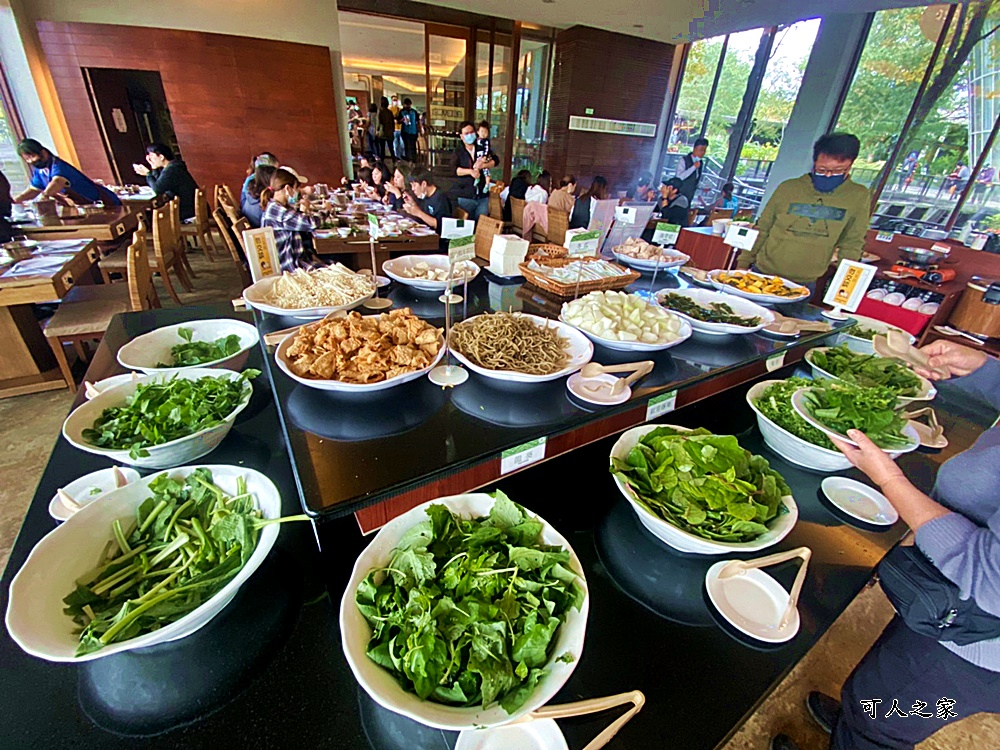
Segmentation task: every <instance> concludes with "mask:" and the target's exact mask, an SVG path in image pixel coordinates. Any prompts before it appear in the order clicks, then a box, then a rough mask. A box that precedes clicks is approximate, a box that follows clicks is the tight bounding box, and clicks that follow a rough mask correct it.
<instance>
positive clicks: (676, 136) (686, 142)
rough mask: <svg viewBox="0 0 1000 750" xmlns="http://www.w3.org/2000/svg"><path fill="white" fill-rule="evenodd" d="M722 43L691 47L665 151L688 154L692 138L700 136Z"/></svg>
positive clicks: (712, 41) (718, 39)
mask: <svg viewBox="0 0 1000 750" xmlns="http://www.w3.org/2000/svg"><path fill="white" fill-rule="evenodd" d="M724 41H725V37H721V36H717V37H714V38H712V39H704V40H701V41H697V42H694V43H692V44H691V49H690V50H689V51H688V57H687V62H686V63H685V65H684V85H683V86H681V90H680V95H679V96H678V97H677V110H676V112H675V114H674V125H673V131H672V132H671V133H670V143H669V144H668V145H667V150H668V151H671V152H678V153H682V154H683V153H687V152H688V151H690V150H691V145H692V144H693V142H694V140H695V138H697V137H698V136H699V135H701V133H702V126H703V125H704V122H705V109H706V107H707V106H708V104H709V101H708V100H709V96H710V95H711V92H712V83H713V82H714V81H715V73H716V71H717V70H718V68H719V60H720V59H721V57H722V48H723V43H724Z"/></svg>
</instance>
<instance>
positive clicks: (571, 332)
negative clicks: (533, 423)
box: [450, 313, 594, 383]
mask: <svg viewBox="0 0 1000 750" xmlns="http://www.w3.org/2000/svg"><path fill="white" fill-rule="evenodd" d="M518 315H520V316H522V317H524V318H527V319H528V320H530V321H531V322H533V323H534V324H535V325H537V326H544V325H548V326H550V327H552V328H555V330H556V333H557V334H558V335H559V337H560V338H563V339H568V340H569V350H568V354H569V362H568V363H567V364H566V366H565V367H564V368H563V369H561V370H559V371H558V372H554V373H552V374H550V375H529V374H528V373H526V372H512V371H508V370H488V369H486V368H485V367H480V366H479V365H477V364H475V363H474V362H472V361H471V360H470V359H469V358H468V357H466V356H465V355H464V354H462V353H461V352H460V351H458V350H457V349H454V348H452V349H450V351H451V353H452V354H453V355H454V357H455V359H457V360H458V361H459V362H461V363H462V364H463V365H465V366H466V367H468V368H469V369H470V370H472V371H473V372H475V373H478V374H479V375H482V376H483V377H484V378H490V379H492V380H501V381H505V382H508V383H544V382H546V381H549V380H558V379H559V378H563V377H566V376H567V375H570V374H572V373H574V372H576V371H577V370H579V369H580V368H581V367H583V366H584V365H585V364H587V363H588V362H589V361H590V360H591V359H593V357H594V345H593V344H591V343H590V341H589V340H588V339H587V337H586V336H584V335H583V333H581V332H580V331H579V330H577V329H576V328H574V327H573V326H571V325H568V324H566V323H562V322H560V321H558V320H552V319H550V318H543V317H540V316H538V315H529V314H527V313H518ZM477 317H479V316H478V315H475V316H473V317H471V318H469V320H475V319H476V318H477Z"/></svg>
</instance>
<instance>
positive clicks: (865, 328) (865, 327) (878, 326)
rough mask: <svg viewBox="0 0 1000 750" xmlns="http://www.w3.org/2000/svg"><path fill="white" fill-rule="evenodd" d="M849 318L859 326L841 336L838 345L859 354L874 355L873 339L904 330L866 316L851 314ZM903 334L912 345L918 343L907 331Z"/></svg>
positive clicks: (849, 329)
mask: <svg viewBox="0 0 1000 750" xmlns="http://www.w3.org/2000/svg"><path fill="white" fill-rule="evenodd" d="M847 317H849V318H852V319H853V320H855V321H857V324H856V325H854V326H852V327H850V328H848V329H847V330H846V331H844V332H843V333H842V334H840V336H839V337H838V339H837V343H838V344H844V345H846V346H847V348H848V349H850V350H851V351H852V352H857V353H858V354H874V353H875V347H874V345H873V344H872V339H873V338H875V337H876V336H877V335H878V334H880V333H885V332H886V331H888V330H889V329H890V328H895V329H896V330H898V331H902V330H903V329H902V328H896V326H892V325H889V324H888V323H886V322H884V321H882V320H878V319H876V318H869V317H867V316H865V315H855V314H853V313H851V314H849V315H848V316H847ZM903 333H904V334H905V335H906V336H907V337H908V338H909V340H910V343H911V344H915V343H916V341H917V339H916V337H914V336H912V335H910V334H909V333H907V332H906V331H903Z"/></svg>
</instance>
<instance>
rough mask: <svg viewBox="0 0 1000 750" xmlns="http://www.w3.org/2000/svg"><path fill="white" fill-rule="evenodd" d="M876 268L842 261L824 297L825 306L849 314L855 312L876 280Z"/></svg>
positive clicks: (850, 261)
mask: <svg viewBox="0 0 1000 750" xmlns="http://www.w3.org/2000/svg"><path fill="white" fill-rule="evenodd" d="M875 271H876V268H875V266H872V265H869V264H867V263H858V262H856V261H853V260H842V261H840V265H839V266H837V273H836V274H834V277H833V281H832V282H830V286H829V288H828V289H827V290H826V296H825V297H823V302H824V304H827V305H830V306H831V307H840V308H843V309H844V310H847V311H848V312H854V311H855V310H857V309H858V305H860V304H861V300H862V299H864V296H865V292H867V291H868V286H869V285H870V284H871V283H872V279H873V278H875Z"/></svg>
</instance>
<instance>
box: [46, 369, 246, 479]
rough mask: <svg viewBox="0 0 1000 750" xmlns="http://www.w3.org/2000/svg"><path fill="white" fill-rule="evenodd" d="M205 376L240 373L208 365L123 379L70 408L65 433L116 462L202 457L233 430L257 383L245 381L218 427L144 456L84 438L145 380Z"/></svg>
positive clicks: (160, 463) (156, 463) (147, 463)
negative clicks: (238, 397) (236, 401)
mask: <svg viewBox="0 0 1000 750" xmlns="http://www.w3.org/2000/svg"><path fill="white" fill-rule="evenodd" d="M203 377H211V378H227V379H229V380H233V379H235V378H238V377H239V374H238V373H235V372H233V371H232V370H209V369H205V368H189V369H187V370H183V371H181V372H178V373H175V374H173V375H170V376H166V375H144V376H142V377H141V378H138V379H137V380H135V381H134V382H128V383H123V384H122V385H119V386H115V387H114V388H110V389H108V390H106V391H104V392H103V393H101V394H99V395H97V396H94V398H92V399H90V400H89V401H85V402H84V403H82V404H80V405H79V406H78V407H77V408H76V409H74V410H73V411H72V412H70V415H69V416H68V417H67V418H66V421H65V422H63V427H62V434H63V437H64V438H66V439H67V440H68V441H69V442H70V443H71V444H72V445H73V446H74V447H76V448H79V449H80V450H82V451H86V452H87V453H93V454H94V455H97V456H104V457H105V458H107V459H108V460H109V461H114V462H115V463H123V464H128V465H129V466H138V467H140V468H144V469H167V468H170V467H172V466H180V465H181V464H185V463H187V462H189V461H194V460H195V459H196V458H201V457H202V456H204V455H205V454H206V453H210V452H211V451H213V450H215V448H216V447H217V446H218V445H219V443H221V442H222V440H223V438H225V437H226V435H228V434H229V430H230V429H232V427H233V422H234V421H235V420H236V415H238V414H239V413H240V412H241V411H243V410H244V409H245V408H246V406H247V404H248V403H250V396H251V395H252V394H253V386H252V385H251V384H250V382H249V381H246V382H244V383H243V399H242V400H241V401H240V403H239V404H238V405H237V407H236V408H235V409H234V410H233V412H232V413H231V414H230V415H229V416H228V417H226V419H225V421H224V422H222V423H221V424H217V425H215V426H214V427H206V428H205V429H203V430H199V431H198V432H195V433H193V434H191V435H187V436H186V437H182V438H177V439H176V440H171V441H169V442H166V443H163V444H162V445H153V446H150V447H149V448H147V449H146V450H148V451H149V455H148V456H146V457H143V458H131V457H130V456H129V452H128V451H127V450H123V449H119V448H99V447H98V446H96V445H91V444H90V443H88V442H87V441H85V440H84V439H83V431H84V430H85V429H88V428H90V427H93V425H94V421H95V420H96V419H97V418H98V417H99V416H100V415H101V413H102V412H103V411H104V410H105V409H107V408H110V407H112V406H123V405H124V404H125V400H126V399H127V398H128V397H129V396H131V395H132V394H133V393H135V390H136V388H137V387H138V386H140V385H142V384H144V383H152V382H162V381H165V380H169V379H170V378H180V379H184V380H198V379H199V378H203Z"/></svg>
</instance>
